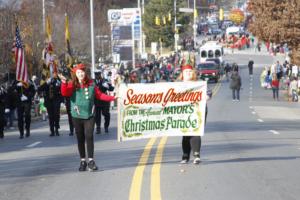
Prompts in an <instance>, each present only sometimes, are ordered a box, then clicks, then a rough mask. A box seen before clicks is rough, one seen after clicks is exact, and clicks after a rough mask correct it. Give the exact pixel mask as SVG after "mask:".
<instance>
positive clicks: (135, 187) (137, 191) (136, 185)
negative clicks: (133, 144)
mask: <svg viewBox="0 0 300 200" xmlns="http://www.w3.org/2000/svg"><path fill="white" fill-rule="evenodd" d="M155 141H156V138H151V139H150V140H149V142H148V143H147V145H146V147H145V149H144V152H143V154H142V156H141V158H140V160H139V163H138V166H137V167H136V169H135V172H134V175H133V179H132V183H131V188H130V194H129V200H139V199H140V198H141V188H142V181H143V175H144V170H145V167H146V164H147V162H148V158H149V155H150V152H151V149H152V146H153V144H154V143H155Z"/></svg>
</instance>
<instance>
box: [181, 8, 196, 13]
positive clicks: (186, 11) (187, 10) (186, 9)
mask: <svg viewBox="0 0 300 200" xmlns="http://www.w3.org/2000/svg"><path fill="white" fill-rule="evenodd" d="M179 12H184V13H193V12H194V9H192V8H179Z"/></svg>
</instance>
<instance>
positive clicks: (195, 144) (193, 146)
mask: <svg viewBox="0 0 300 200" xmlns="http://www.w3.org/2000/svg"><path fill="white" fill-rule="evenodd" d="M200 149H201V137H200V136H183V137H182V151H183V155H182V160H190V154H191V151H193V154H194V157H199V158H200Z"/></svg>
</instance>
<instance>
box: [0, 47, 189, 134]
mask: <svg viewBox="0 0 300 200" xmlns="http://www.w3.org/2000/svg"><path fill="white" fill-rule="evenodd" d="M184 59H187V58H184V57H183V54H181V52H177V53H174V54H171V55H170V56H168V57H164V58H160V59H154V60H153V61H147V62H145V63H144V64H143V65H142V66H141V67H139V68H133V67H132V66H131V65H130V64H126V63H122V64H120V66H113V65H102V66H100V67H99V69H98V70H97V71H96V72H95V80H94V81H95V84H96V86H97V87H98V88H99V89H100V90H101V91H102V92H104V93H106V94H116V90H117V88H115V86H116V85H118V84H120V83H121V82H124V83H155V82H172V81H175V80H176V79H177V77H178V75H179V73H180V65H179V64H178V63H180V62H183V61H184ZM189 59H190V58H189ZM191 61H193V59H191ZM193 62H194V61H193ZM46 68H47V67H46V66H43V70H42V72H41V75H40V76H35V75H34V76H32V78H31V80H29V81H28V83H24V82H21V81H17V80H10V81H6V82H5V83H3V84H1V89H0V117H1V119H3V120H1V122H0V123H1V124H0V138H3V137H4V133H3V132H4V131H5V130H9V129H14V126H15V125H17V127H18V129H19V134H20V136H19V138H20V139H23V138H24V137H30V124H31V118H32V117H39V118H41V119H42V120H44V121H46V120H48V121H49V128H50V130H49V136H50V137H53V136H59V135H60V132H59V129H60V115H61V110H65V111H66V113H67V114H68V117H69V129H70V132H69V135H70V136H72V135H73V134H74V125H73V123H72V120H71V110H70V106H71V103H70V98H69V97H63V96H62V94H61V90H60V88H61V84H62V83H61V79H60V78H59V77H58V73H54V74H51V76H50V74H49V70H47V69H46ZM58 68H59V69H60V68H63V69H64V70H60V71H61V72H62V73H63V74H64V75H65V76H66V77H69V79H70V80H71V71H70V69H68V68H67V67H65V66H63V63H62V66H58ZM62 106H63V107H65V109H62ZM114 106H116V101H115V102H112V103H109V102H105V101H101V100H95V119H96V133H97V134H101V132H102V131H101V116H103V118H104V122H103V124H104V125H103V128H104V132H105V133H108V132H109V124H110V109H111V108H114ZM16 119H17V124H14V121H15V120H16ZM102 121H103V120H102Z"/></svg>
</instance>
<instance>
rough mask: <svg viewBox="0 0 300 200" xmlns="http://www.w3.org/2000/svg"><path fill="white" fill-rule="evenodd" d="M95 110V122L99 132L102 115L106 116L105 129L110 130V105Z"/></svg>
mask: <svg viewBox="0 0 300 200" xmlns="http://www.w3.org/2000/svg"><path fill="white" fill-rule="evenodd" d="M95 108H96V109H95V121H96V126H97V130H100V127H101V114H102V115H103V116H104V128H108V127H109V123H110V112H109V105H100V106H95Z"/></svg>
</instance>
